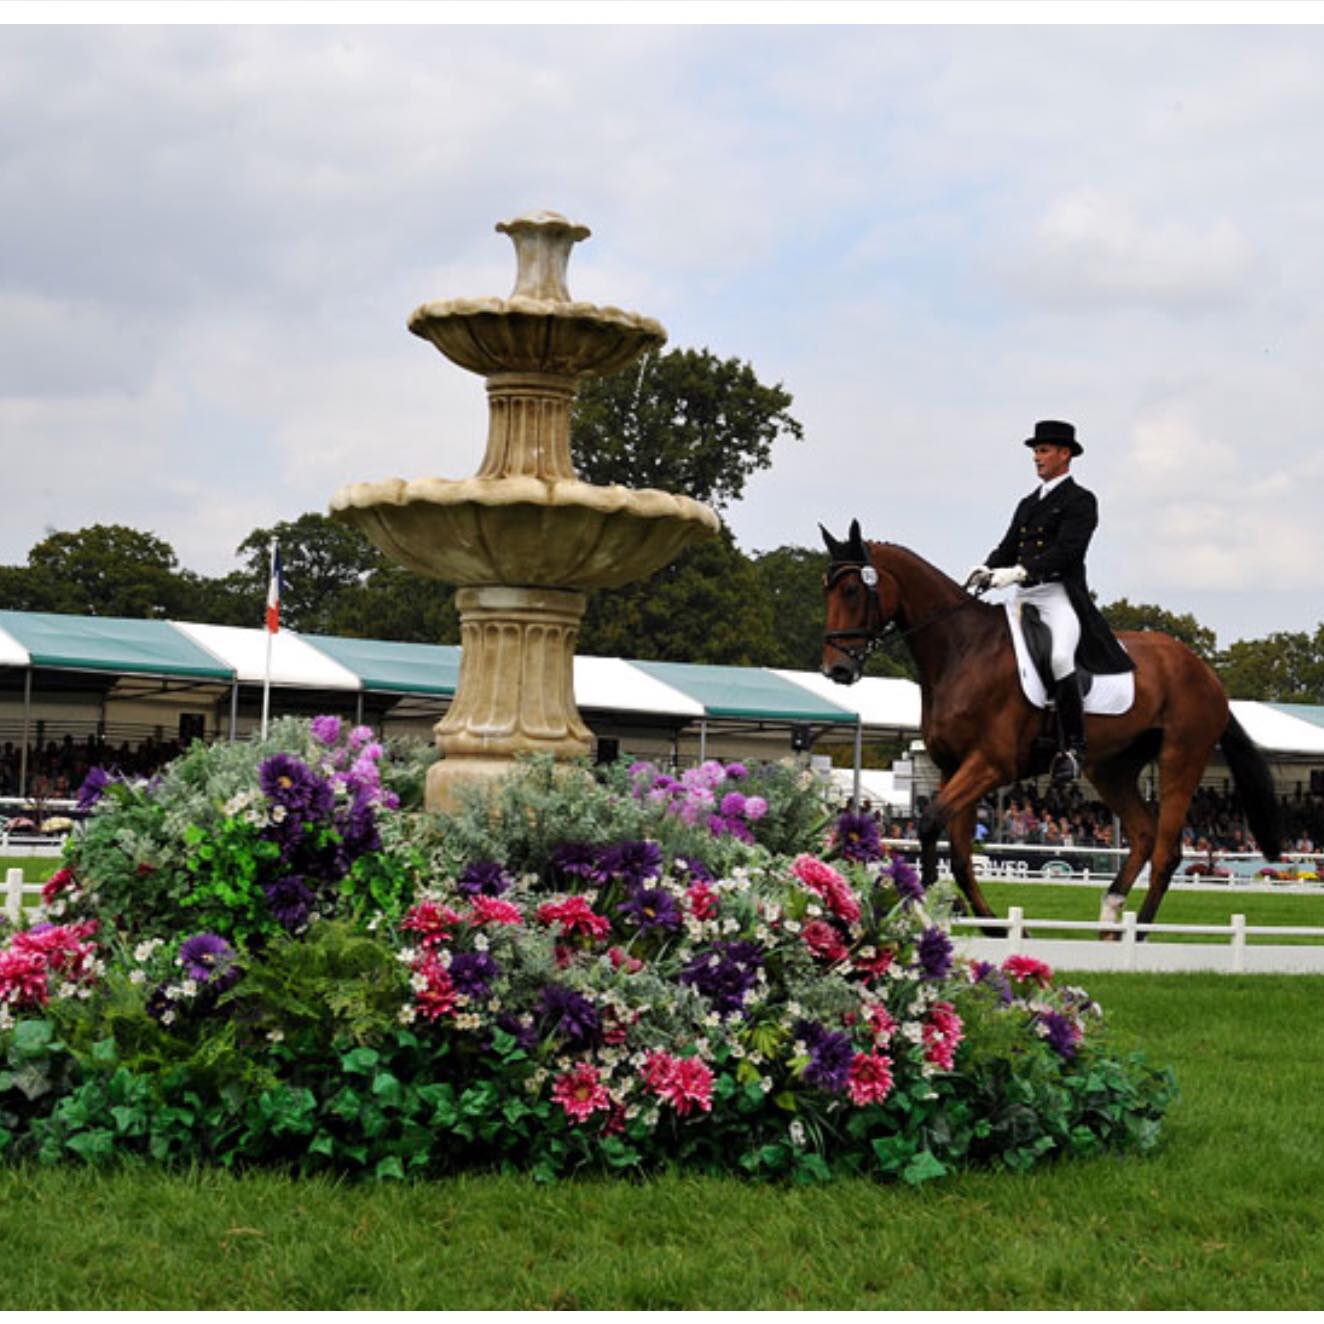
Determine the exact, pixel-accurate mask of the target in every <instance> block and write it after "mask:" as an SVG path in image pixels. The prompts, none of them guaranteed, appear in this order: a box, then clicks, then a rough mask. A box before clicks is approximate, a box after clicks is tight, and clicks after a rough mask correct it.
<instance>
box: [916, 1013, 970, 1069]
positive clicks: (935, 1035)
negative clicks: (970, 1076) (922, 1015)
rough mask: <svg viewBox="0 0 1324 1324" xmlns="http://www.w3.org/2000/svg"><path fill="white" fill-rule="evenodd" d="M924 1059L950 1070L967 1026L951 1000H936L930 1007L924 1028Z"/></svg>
mask: <svg viewBox="0 0 1324 1324" xmlns="http://www.w3.org/2000/svg"><path fill="white" fill-rule="evenodd" d="M922 1035H923V1040H924V1060H925V1061H926V1062H932V1063H933V1065H934V1066H936V1067H939V1068H940V1069H941V1070H943V1071H950V1070H951V1069H952V1063H953V1061H954V1060H955V1058H956V1046H957V1044H959V1043H960V1042H961V1040H962V1039H964V1038H965V1026H964V1025H963V1024H962V1022H961V1018H960V1017H959V1016H958V1015H957V1014H956V1008H955V1007H953V1006H952V1004H951V1003H950V1002H935V1003H934V1004H933V1006H932V1007H931V1008H930V1009H929V1015H928V1019H927V1020H926V1021H925V1022H924V1027H923V1030H922Z"/></svg>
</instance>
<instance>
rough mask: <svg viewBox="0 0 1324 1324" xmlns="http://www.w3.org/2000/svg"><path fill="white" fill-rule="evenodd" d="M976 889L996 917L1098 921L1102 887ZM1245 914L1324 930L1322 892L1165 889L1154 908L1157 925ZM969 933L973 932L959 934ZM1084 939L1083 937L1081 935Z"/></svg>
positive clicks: (1047, 933)
mask: <svg viewBox="0 0 1324 1324" xmlns="http://www.w3.org/2000/svg"><path fill="white" fill-rule="evenodd" d="M980 888H981V890H982V891H983V893H984V896H985V897H986V898H987V899H988V903H989V905H991V906H992V907H993V909H994V910H995V911H997V913H998V914H999V915H1005V914H1006V913H1007V909H1008V907H1009V906H1020V907H1021V909H1022V910H1024V911H1025V917H1026V919H1033V918H1035V917H1040V918H1043V919H1084V920H1095V919H1098V917H1099V903H1100V902H1101V901H1102V900H1103V893H1104V888H1103V887H1102V886H1100V887H1081V886H1074V887H1073V886H1067V885H1064V884H1054V883H1003V882H988V883H981V884H980ZM1145 890H1146V889H1145V888H1143V887H1134V888H1132V889H1131V895H1130V896H1129V897H1127V899H1126V908H1127V910H1139V909H1140V907H1141V905H1142V904H1143V903H1144V899H1145ZM1235 914H1241V915H1245V916H1246V922H1247V923H1248V924H1286V925H1303V926H1307V927H1313V928H1324V888H1321V889H1320V890H1319V891H1317V892H1315V893H1313V894H1312V895H1309V896H1293V895H1283V894H1281V893H1274V892H1188V891H1181V890H1177V889H1175V888H1169V889H1168V894H1167V895H1166V896H1165V897H1164V898H1163V904H1162V906H1160V907H1159V913H1158V921H1159V923H1161V924H1227V923H1228V922H1229V921H1230V920H1231V918H1232V916H1233V915H1235ZM964 932H966V933H973V932H974V930H973V929H966V930H964ZM1035 934H1036V935H1037V936H1039V937H1072V938H1079V937H1081V936H1082V935H1081V933H1080V932H1079V931H1076V932H1074V933H1072V932H1069V931H1064V930H1058V931H1056V932H1054V930H1053V929H1051V928H1049V927H1046V926H1044V925H1036V926H1035ZM1086 936H1087V935H1086ZM1146 941H1147V942H1222V943H1226V942H1227V938H1226V937H1222V938H1220V937H1217V936H1215V935H1212V934H1209V935H1204V934H1191V933H1179V934H1154V935H1152V936H1151V937H1149V938H1147V939H1146ZM1247 941H1248V942H1260V943H1267V942H1272V941H1273V938H1272V937H1255V936H1252V937H1250V938H1248V939H1247ZM1283 941H1285V942H1293V943H1297V942H1300V943H1317V942H1324V938H1286V939H1283Z"/></svg>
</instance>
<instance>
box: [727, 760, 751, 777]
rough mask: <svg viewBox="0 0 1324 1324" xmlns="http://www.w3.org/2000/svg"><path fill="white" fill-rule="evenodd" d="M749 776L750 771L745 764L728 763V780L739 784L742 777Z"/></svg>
mask: <svg viewBox="0 0 1324 1324" xmlns="http://www.w3.org/2000/svg"><path fill="white" fill-rule="evenodd" d="M748 776H749V769H748V768H747V767H745V765H744V764H743V763H728V764H727V765H726V779H727V781H731V782H738V781H740V779H741V778H742V777H748Z"/></svg>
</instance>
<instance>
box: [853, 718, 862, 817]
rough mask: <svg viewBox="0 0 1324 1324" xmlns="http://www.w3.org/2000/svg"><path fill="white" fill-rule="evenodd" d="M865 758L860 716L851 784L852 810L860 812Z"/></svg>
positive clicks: (856, 733) (856, 727)
mask: <svg viewBox="0 0 1324 1324" xmlns="http://www.w3.org/2000/svg"><path fill="white" fill-rule="evenodd" d="M863 758H864V721H863V719H862V718H860V717H858V716H857V717H856V719H855V781H854V783H853V785H852V786H851V793H850V807H851V812H852V813H855V814H858V813H859V812H860V763H861V761H862V760H863Z"/></svg>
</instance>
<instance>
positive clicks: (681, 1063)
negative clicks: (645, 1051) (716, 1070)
mask: <svg viewBox="0 0 1324 1324" xmlns="http://www.w3.org/2000/svg"><path fill="white" fill-rule="evenodd" d="M643 1081H644V1085H645V1086H646V1087H647V1088H648V1089H649V1090H651V1091H652V1092H653V1093H654V1094H656V1095H657V1096H658V1098H660V1099H661V1100H662V1101H663V1102H664V1103H669V1104H670V1105H671V1106H672V1107H673V1108H674V1109H675V1110H676V1112H677V1113H679V1114H680V1116H682V1117H687V1116H689V1114H690V1113H691V1112H692V1111H693V1110H694V1109H695V1108H698V1109H699V1110H700V1111H701V1112H711V1111H712V1107H713V1073H712V1071H711V1069H710V1068H709V1067H708V1064H707V1063H706V1062H703V1061H701V1060H700V1059H699V1058H697V1057H672V1056H671V1055H670V1054H669V1053H661V1052H656V1053H649V1055H648V1057H647V1059H646V1060H645V1062H644V1069H643Z"/></svg>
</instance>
